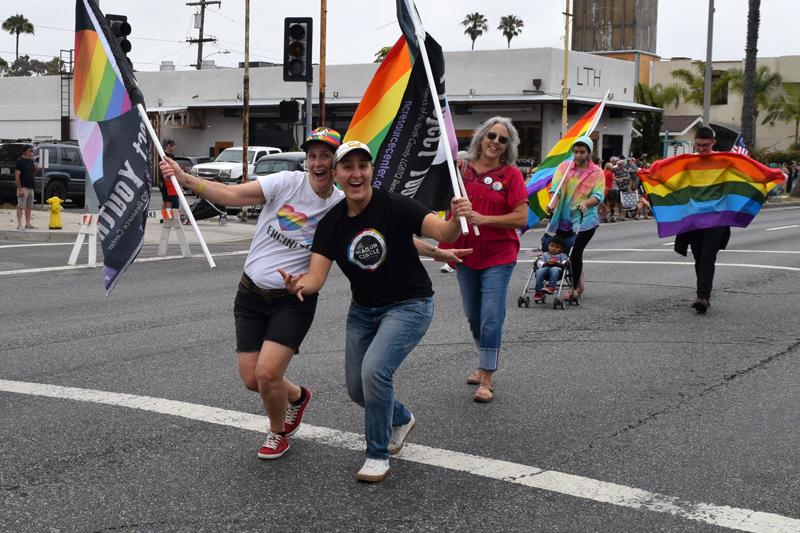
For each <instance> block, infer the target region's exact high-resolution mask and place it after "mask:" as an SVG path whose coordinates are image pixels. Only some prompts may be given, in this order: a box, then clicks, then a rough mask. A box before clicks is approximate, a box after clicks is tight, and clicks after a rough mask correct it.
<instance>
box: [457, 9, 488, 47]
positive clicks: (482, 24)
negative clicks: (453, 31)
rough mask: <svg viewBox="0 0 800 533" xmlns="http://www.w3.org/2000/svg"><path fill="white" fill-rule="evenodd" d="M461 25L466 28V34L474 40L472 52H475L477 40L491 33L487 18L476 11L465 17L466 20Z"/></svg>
mask: <svg viewBox="0 0 800 533" xmlns="http://www.w3.org/2000/svg"><path fill="white" fill-rule="evenodd" d="M461 25H462V26H464V27H465V28H466V29H465V30H464V34H465V35H469V38H470V39H471V40H472V50H475V39H477V38H478V37H480V36H481V35H483V34H484V33H485V32H487V31H489V23H488V21H487V20H486V17H484V16H483V15H481V14H480V13H478V12H477V11H476V12H475V13H470V14H468V15H467V16H466V17H464V20H462V21H461Z"/></svg>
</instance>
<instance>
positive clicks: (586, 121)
mask: <svg viewBox="0 0 800 533" xmlns="http://www.w3.org/2000/svg"><path fill="white" fill-rule="evenodd" d="M607 97H608V94H606V96H604V97H603V99H602V100H601V101H600V103H599V104H597V105H596V106H594V107H593V108H591V109H590V110H589V111H588V112H587V113H586V114H585V115H583V116H582V117H581V118H580V120H578V121H577V122H576V123H575V124H573V125H572V127H571V128H570V129H569V130H567V134H566V135H564V137H562V138H561V139H560V140H559V141H558V142H557V143H556V145H555V146H553V148H552V149H551V150H550V152H548V154H547V157H545V158H544V160H543V161H542V162H541V164H539V166H538V167H537V168H536V172H534V173H533V174H531V177H529V178H528V180H527V181H526V182H525V187H526V188H527V189H528V208H529V209H528V227H529V228H530V227H533V226H535V225H536V223H537V222H539V221H540V220H541V219H543V218H547V217H548V216H549V215H548V212H547V204H549V203H550V192H549V191H550V182H551V181H553V175H554V174H555V172H556V168H558V165H560V164H561V163H563V162H564V161H569V160H571V159H572V143H574V142H575V140H576V139H577V138H578V137H582V136H584V135H589V134H590V133H592V131H594V128H595V127H596V126H597V123H598V121H599V120H600V117H601V116H602V115H603V108H604V107H605V105H606V98H607Z"/></svg>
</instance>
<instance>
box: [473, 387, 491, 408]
mask: <svg viewBox="0 0 800 533" xmlns="http://www.w3.org/2000/svg"><path fill="white" fill-rule="evenodd" d="M492 398H494V387H493V386H492V385H487V384H486V383H481V384H480V386H479V387H478V390H476V391H475V396H473V398H472V400H473V401H475V402H478V403H487V402H491V401H492Z"/></svg>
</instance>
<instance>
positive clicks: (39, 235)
mask: <svg viewBox="0 0 800 533" xmlns="http://www.w3.org/2000/svg"><path fill="white" fill-rule="evenodd" d="M77 238H78V233H77V232H72V231H59V230H25V231H18V230H10V231H0V242H2V241H5V242H60V243H68V242H75V239H77Z"/></svg>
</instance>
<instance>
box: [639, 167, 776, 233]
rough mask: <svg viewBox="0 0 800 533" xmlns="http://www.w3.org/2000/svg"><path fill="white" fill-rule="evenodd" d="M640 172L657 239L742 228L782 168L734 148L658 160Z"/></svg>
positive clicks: (753, 213) (758, 208)
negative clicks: (696, 231) (731, 227)
mask: <svg viewBox="0 0 800 533" xmlns="http://www.w3.org/2000/svg"><path fill="white" fill-rule="evenodd" d="M639 176H640V177H641V179H642V183H643V185H644V189H645V192H647V195H648V198H649V199H650V205H651V206H652V209H653V216H654V217H655V219H656V222H658V236H659V237H668V236H670V235H677V234H679V233H685V232H687V231H692V230H696V229H705V228H713V227H717V226H734V227H737V228H744V227H746V226H747V225H748V224H750V221H751V220H753V217H755V216H756V215H757V214H758V212H759V211H760V210H761V204H763V203H764V200H766V198H767V193H768V192H769V191H770V190H771V189H772V188H773V187H775V185H777V184H778V183H779V182H781V181H782V180H783V174H782V173H781V172H780V170H778V169H772V168H769V167H767V166H765V165H762V164H761V163H759V162H758V161H754V160H752V159H750V158H749V157H747V156H744V155H741V154H735V153H732V152H718V153H715V154H712V155H696V154H684V155H678V156H675V157H670V158H667V159H662V160H660V161H656V162H655V163H653V166H651V167H650V169H649V170H646V171H642V172H640V173H639Z"/></svg>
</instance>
